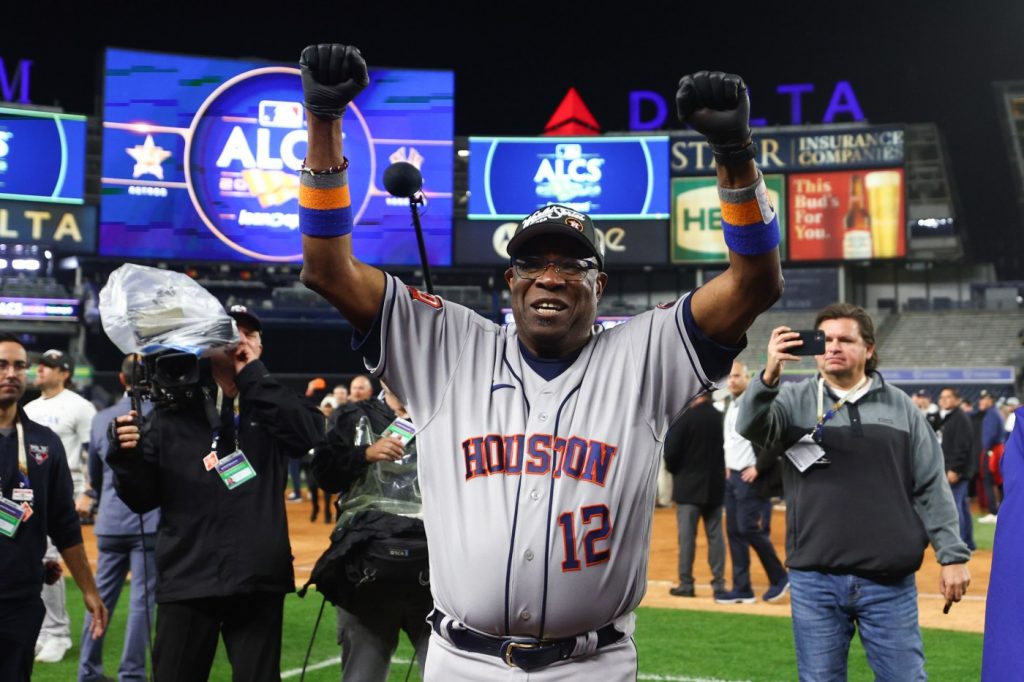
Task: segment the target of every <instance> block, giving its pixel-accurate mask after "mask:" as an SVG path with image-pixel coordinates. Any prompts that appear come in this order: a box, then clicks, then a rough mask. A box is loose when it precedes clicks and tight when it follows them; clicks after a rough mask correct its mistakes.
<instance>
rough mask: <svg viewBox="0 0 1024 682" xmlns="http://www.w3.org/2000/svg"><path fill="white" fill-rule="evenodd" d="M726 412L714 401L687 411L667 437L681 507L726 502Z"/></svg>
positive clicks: (667, 455)
mask: <svg viewBox="0 0 1024 682" xmlns="http://www.w3.org/2000/svg"><path fill="white" fill-rule="evenodd" d="M722 421H723V417H722V413H721V412H719V411H718V410H717V409H715V406H714V405H712V404H711V402H710V401H708V402H704V403H701V404H700V405H697V406H695V407H691V408H690V409H688V410H686V411H685V412H683V414H682V416H681V417H679V419H677V420H676V422H675V423H674V424H673V425H672V426H671V427H669V430H668V433H667V434H666V435H665V468H666V469H668V471H669V473H671V474H672V499H673V500H674V501H675V502H676V503H677V504H700V505H720V504H722V503H723V501H724V500H725V449H724V446H723V443H724V440H725V439H724V435H723V432H722Z"/></svg>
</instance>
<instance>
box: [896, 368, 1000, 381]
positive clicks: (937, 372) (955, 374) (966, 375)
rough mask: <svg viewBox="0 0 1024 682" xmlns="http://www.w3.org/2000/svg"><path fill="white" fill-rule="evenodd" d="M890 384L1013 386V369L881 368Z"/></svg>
mask: <svg viewBox="0 0 1024 682" xmlns="http://www.w3.org/2000/svg"><path fill="white" fill-rule="evenodd" d="M878 371H879V372H880V373H881V374H882V376H883V377H885V380H886V381H888V382H889V383H890V384H1013V382H1014V380H1015V379H1016V376H1015V372H1014V370H1013V367H882V368H881V369H879V370H878Z"/></svg>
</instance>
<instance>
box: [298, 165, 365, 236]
mask: <svg viewBox="0 0 1024 682" xmlns="http://www.w3.org/2000/svg"><path fill="white" fill-rule="evenodd" d="M299 231H300V232H302V234H305V235H309V236H310V237H341V236H344V235H346V234H350V233H351V232H352V197H351V195H350V194H349V190H348V173H347V172H345V171H341V172H336V173H309V172H303V173H300V174H299Z"/></svg>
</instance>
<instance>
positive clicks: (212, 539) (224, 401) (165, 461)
mask: <svg viewBox="0 0 1024 682" xmlns="http://www.w3.org/2000/svg"><path fill="white" fill-rule="evenodd" d="M229 314H230V315H231V317H233V318H234V320H235V321H236V322H237V323H238V330H239V334H240V336H241V340H240V342H239V344H238V346H237V347H236V348H233V349H231V350H228V351H223V352H220V353H217V354H215V355H214V356H213V357H212V358H211V361H212V367H211V370H212V375H213V379H214V381H215V383H216V388H217V389H219V390H216V391H214V390H212V389H213V387H212V386H211V387H210V388H209V389H207V388H203V390H192V391H187V392H182V393H179V394H178V398H177V399H172V400H170V401H159V402H158V404H157V406H156V408H155V409H154V410H153V412H152V414H151V416H150V417H147V418H144V419H143V420H142V423H141V429H140V428H139V426H138V425H137V424H136V421H135V417H134V412H133V413H132V416H124V417H118V418H117V420H116V439H117V440H116V441H115V442H114V443H112V449H111V452H110V454H109V456H108V462H109V463H110V467H111V469H112V470H113V472H114V478H115V486H116V489H117V493H118V495H120V496H121V498H122V499H123V500H124V501H125V503H126V504H127V505H128V506H129V507H130V508H131V509H132V510H133V511H135V512H138V513H143V512H146V511H149V510H150V509H155V508H156V507H160V508H161V518H160V525H159V527H158V531H157V533H158V534H157V544H156V563H157V573H158V578H157V587H156V602H157V604H158V613H157V625H156V643H155V645H154V650H153V665H154V673H155V678H156V679H157V680H160V682H171V681H172V680H201V679H206V678H207V677H208V676H209V672H210V667H211V665H212V663H213V657H214V653H215V651H216V648H217V638H218V635H223V637H224V644H225V648H226V650H227V654H228V659H229V660H230V661H231V665H232V668H233V671H234V679H244V680H279V679H280V662H281V623H282V614H283V607H284V595H285V594H286V593H288V592H292V591H293V590H294V589H295V578H294V573H293V570H292V564H291V547H290V544H289V542H288V522H287V518H286V516H285V508H284V507H285V505H284V491H285V486H286V483H287V474H288V458H289V457H291V458H299V457H302V456H303V455H304V454H306V453H307V452H308V451H309V450H310V448H312V447H313V445H314V444H315V443H316V442H317V441H318V440H319V439H320V438H321V437H322V436H323V416H322V415H321V414H320V413H319V412H318V411H317V410H316V408H314V407H313V406H312V405H308V404H307V403H306V402H305V401H304V400H302V399H301V398H300V396H298V395H295V394H294V393H293V392H292V391H290V390H288V389H287V388H285V387H284V386H282V385H281V384H280V383H279V382H278V381H277V380H276V379H274V378H273V377H272V376H270V374H269V373H268V371H267V369H266V367H264V365H263V363H262V362H261V361H260V359H259V358H260V354H261V352H262V350H263V345H262V338H261V332H262V325H261V324H260V321H259V319H258V318H257V317H256V316H255V315H253V314H252V313H250V312H248V311H247V310H246V309H245V308H244V307H243V306H233V307H232V308H231V310H230V312H229ZM196 388H197V389H198V387H196ZM236 397H237V398H238V399H239V412H238V415H237V417H236V413H235V407H234V406H235V398H236ZM211 441H212V442H213V445H212V446H211Z"/></svg>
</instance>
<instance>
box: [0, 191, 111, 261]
mask: <svg viewBox="0 0 1024 682" xmlns="http://www.w3.org/2000/svg"><path fill="white" fill-rule="evenodd" d="M0 243H13V244H38V245H40V246H50V247H53V249H54V250H55V251H57V252H58V253H61V254H90V253H95V252H96V207H95V206H86V205H81V206H76V205H68V204H49V203H40V202H34V201H0Z"/></svg>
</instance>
